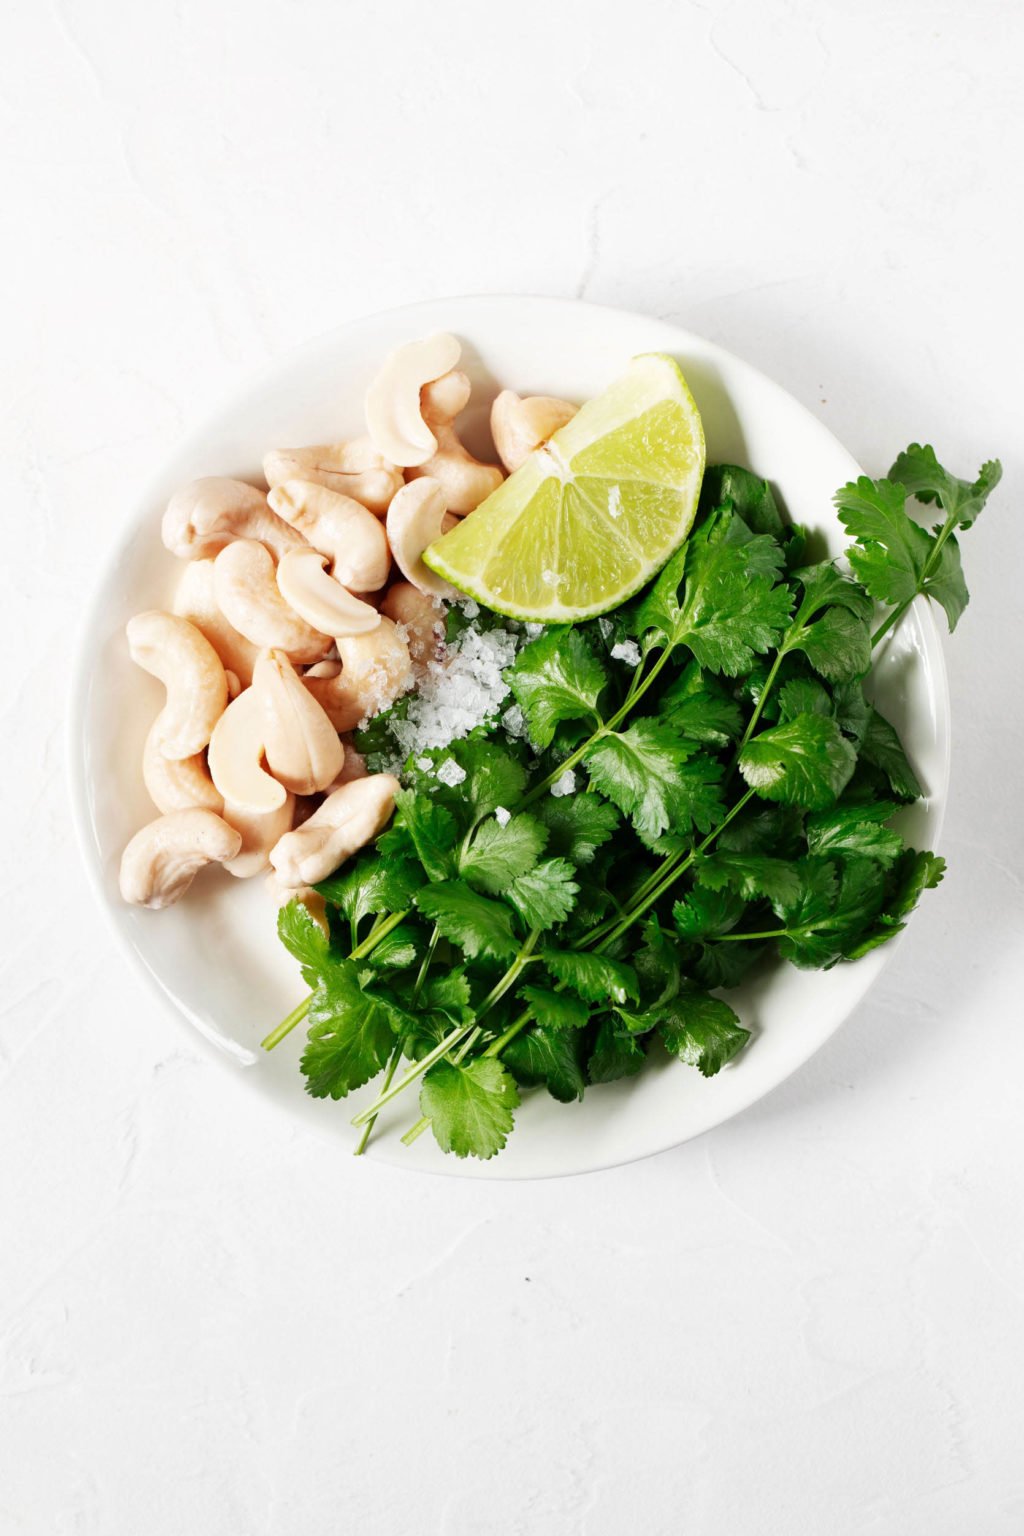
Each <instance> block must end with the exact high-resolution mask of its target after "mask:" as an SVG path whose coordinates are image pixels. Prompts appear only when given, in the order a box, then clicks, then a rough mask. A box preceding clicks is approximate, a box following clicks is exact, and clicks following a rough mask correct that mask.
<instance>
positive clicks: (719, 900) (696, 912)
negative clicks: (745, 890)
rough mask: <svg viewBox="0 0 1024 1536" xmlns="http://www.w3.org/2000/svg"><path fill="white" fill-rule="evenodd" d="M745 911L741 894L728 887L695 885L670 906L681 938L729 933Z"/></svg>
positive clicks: (708, 937) (717, 936)
mask: <svg viewBox="0 0 1024 1536" xmlns="http://www.w3.org/2000/svg"><path fill="white" fill-rule="evenodd" d="M745 911H746V902H745V901H744V899H743V897H742V896H740V895H739V894H738V892H736V891H734V890H730V889H729V888H728V886H720V887H719V888H718V889H717V890H716V889H715V888H714V887H713V886H706V887H701V886H695V887H694V889H693V890H692V891H691V892H690V893H689V895H688V896H685V897H683V898H682V900H680V901H677V902H676V903H675V904H674V906H673V908H672V917H673V920H674V922H675V925H676V929H677V931H678V932H679V934H680V935H681V936H682V937H683V938H684V939H689V940H691V941H693V940H698V939H717V938H719V937H720V936H721V935H722V934H723V933H731V932H732V930H733V929H734V928H735V927H736V924H737V923H738V922H739V920H740V918H741V917H742V916H743V913H744V912H745Z"/></svg>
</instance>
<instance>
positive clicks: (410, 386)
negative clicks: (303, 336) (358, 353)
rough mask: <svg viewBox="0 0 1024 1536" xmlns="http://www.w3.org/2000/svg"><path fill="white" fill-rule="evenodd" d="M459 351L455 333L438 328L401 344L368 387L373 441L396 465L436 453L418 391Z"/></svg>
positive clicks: (450, 364) (446, 367) (451, 364)
mask: <svg viewBox="0 0 1024 1536" xmlns="http://www.w3.org/2000/svg"><path fill="white" fill-rule="evenodd" d="M461 355H462V348H461V347H460V345H459V343H458V342H457V341H456V339H455V337H454V336H449V335H448V334H447V333H446V332H444V331H439V332H438V333H437V335H436V336H427V337H425V338H424V339H423V340H422V341H410V342H409V343H408V344H407V345H406V346H404V347H398V348H397V350H396V351H394V352H392V353H391V355H390V356H389V357H388V358H387V359H386V360H385V362H384V366H383V367H382V368H381V370H380V372H379V373H378V374H377V376H376V378H375V379H374V380H373V382H372V383H371V385H370V387H369V389H368V390H367V391H366V425H367V427H368V428H369V432H370V437H371V438H372V440H373V444H374V446H375V447H376V448H377V449H378V450H379V451H380V452H381V453H382V454H384V456H385V458H388V459H390V460H391V462H392V464H404V465H412V464H425V463H426V461H427V460H428V459H429V458H430V457H431V456H432V455H433V454H435V453H436V452H437V449H438V446H439V445H438V440H437V438H436V437H435V436H434V433H433V432H432V431H431V425H432V424H429V425H428V423H427V421H426V419H425V412H424V411H423V410H422V409H421V406H420V390H421V389H422V388H423V386H424V384H428V383H429V382H430V381H431V379H439V378H440V377H441V375H442V374H444V373H448V372H449V371H450V370H451V369H452V368H454V367H455V364H456V363H457V362H458V360H459V358H460V356H461Z"/></svg>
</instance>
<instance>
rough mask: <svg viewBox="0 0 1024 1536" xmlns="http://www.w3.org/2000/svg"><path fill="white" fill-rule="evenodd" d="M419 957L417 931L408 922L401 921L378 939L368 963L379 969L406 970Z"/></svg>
mask: <svg viewBox="0 0 1024 1536" xmlns="http://www.w3.org/2000/svg"><path fill="white" fill-rule="evenodd" d="M419 957H420V951H419V949H418V948H417V945H416V936H415V933H414V932H413V930H412V928H411V927H410V926H409V924H408V923H399V925H398V927H397V928H392V930H391V932H390V933H386V934H385V935H384V937H383V938H382V939H378V940H377V942H376V944H375V945H374V947H373V952H372V954H370V955H369V956H368V958H367V963H368V964H369V965H372V966H373V968H374V970H377V971H404V970H407V969H408V967H409V966H410V965H415V963H416V961H417V960H418V959H419Z"/></svg>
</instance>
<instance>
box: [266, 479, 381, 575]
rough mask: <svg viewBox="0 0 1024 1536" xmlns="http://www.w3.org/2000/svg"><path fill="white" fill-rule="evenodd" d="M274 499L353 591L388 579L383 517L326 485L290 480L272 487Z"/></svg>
mask: <svg viewBox="0 0 1024 1536" xmlns="http://www.w3.org/2000/svg"><path fill="white" fill-rule="evenodd" d="M270 501H271V505H272V506H273V507H274V508H275V510H276V511H277V512H278V513H279V514H280V516H281V517H282V518H284V520H285V521H286V522H288V523H290V524H291V525H292V526H293V527H295V528H297V529H298V530H299V532H300V533H301V534H302V536H303V540H304V541H305V542H308V544H310V545H311V546H312V547H313V549H315V550H319V552H320V553H321V554H322V555H326V556H327V558H328V559H329V560H330V562H331V575H332V576H333V577H334V579H335V580H336V581H340V582H341V584H342V586H343V587H347V588H348V590H349V591H350V592H375V591H376V590H377V589H378V588H379V587H382V586H383V585H384V583H385V582H386V581H387V579H388V573H389V572H390V570H391V555H390V553H389V551H388V541H387V535H386V534H385V532H384V529H383V528H382V526H381V522H380V518H378V517H374V515H373V513H372V512H368V511H367V509H366V508H365V507H364V506H362V504H361V503H360V502H358V501H353V500H352V497H351V496H341V495H339V494H338V492H337V491H329V490H327V489H326V487H325V486H322V485H314V484H312V483H310V482H309V481H306V480H286V481H285V482H284V484H283V485H278V486H275V487H274V489H273V490H272V491H271V493H270Z"/></svg>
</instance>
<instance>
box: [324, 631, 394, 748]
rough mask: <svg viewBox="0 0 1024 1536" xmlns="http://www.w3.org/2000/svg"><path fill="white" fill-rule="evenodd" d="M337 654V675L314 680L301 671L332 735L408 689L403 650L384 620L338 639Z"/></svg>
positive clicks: (347, 729)
mask: <svg viewBox="0 0 1024 1536" xmlns="http://www.w3.org/2000/svg"><path fill="white" fill-rule="evenodd" d="M338 653H339V655H340V657H341V670H340V672H339V673H337V674H335V675H334V676H333V677H315V676H311V675H310V673H309V672H307V673H305V674H304V676H303V678H302V685H303V687H304V688H308V690H309V692H310V693H311V694H312V695H313V697H314V699H316V701H317V703H318V704H320V705H321V706H322V708H323V710H324V713H325V714H326V715H327V718H328V719H329V720H330V722H331V724H332V725H333V726H334V728H335V730H337V731H353V730H355V728H356V726H357V725H358V724H359V722H360V720H364V719H366V718H367V717H369V716H370V715H375V714H378V713H379V712H380V710H382V709H386V708H387V707H388V705H389V704H393V703H394V701H395V699H397V698H398V697H399V695H400V694H403V693H407V692H408V691H409V689H410V688H411V687H412V685H413V682H414V675H413V669H412V660H411V658H410V655H409V647H408V645H407V643H406V641H405V639H404V638H403V636H402V635H401V634H400V633H399V631H398V629H397V628H396V626H395V625H394V624H393V623H392V621H391V620H390V619H387V618H383V617H382V618H381V621H380V624H379V625H378V627H377V628H376V629H374V630H371V631H370V633H369V634H367V635H350V636H345V635H339V636H338Z"/></svg>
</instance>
